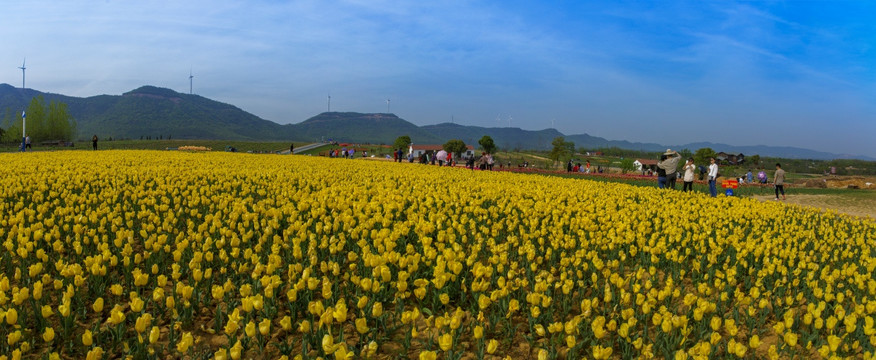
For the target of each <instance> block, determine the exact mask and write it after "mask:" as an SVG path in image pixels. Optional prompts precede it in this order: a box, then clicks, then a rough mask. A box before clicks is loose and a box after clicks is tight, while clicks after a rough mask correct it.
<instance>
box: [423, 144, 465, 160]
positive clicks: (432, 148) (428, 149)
mask: <svg viewBox="0 0 876 360" xmlns="http://www.w3.org/2000/svg"><path fill="white" fill-rule="evenodd" d="M465 147H466V149H467V150H466V151H465V152H464V153H462V156H463V157H472V156H474V146H472V145H466V146H465ZM443 149H444V146H442V145H411V151H412V152H413V154H414V157H415V158H417V157H420V155H423V154H429V155H433V154H437V153H438V152H439V151H441V150H443Z"/></svg>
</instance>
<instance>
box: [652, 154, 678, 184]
mask: <svg viewBox="0 0 876 360" xmlns="http://www.w3.org/2000/svg"><path fill="white" fill-rule="evenodd" d="M679 160H681V155H680V154H679V153H678V151H672V149H666V152H665V153H663V155H662V156H661V157H660V162H659V163H657V167H658V168H662V169H663V170H665V171H666V186H667V187H669V188H670V189H673V190H674V189H675V181H676V179H677V178H678V174H677V172H678V161H679Z"/></svg>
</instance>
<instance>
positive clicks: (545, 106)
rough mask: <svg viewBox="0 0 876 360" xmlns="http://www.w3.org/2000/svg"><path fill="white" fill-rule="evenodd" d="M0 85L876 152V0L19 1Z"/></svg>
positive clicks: (0, 32)
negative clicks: (171, 94) (162, 92)
mask: <svg viewBox="0 0 876 360" xmlns="http://www.w3.org/2000/svg"><path fill="white" fill-rule="evenodd" d="M0 38H2V39H3V42H2V45H3V46H2V50H0V64H6V66H4V67H3V68H0V82H4V83H9V84H12V85H15V86H21V70H19V69H18V68H17V67H18V66H21V62H22V60H23V58H24V57H27V87H28V88H33V89H37V90H40V91H46V92H54V93H62V94H66V95H73V96H92V95H100V94H111V95H117V94H121V93H123V92H126V91H129V90H132V89H134V88H137V87H139V86H141V85H146V84H148V85H155V86H160V87H166V88H170V89H174V90H176V91H179V92H188V90H189V81H188V80H189V79H188V76H189V70H190V69H191V70H192V72H193V73H194V76H195V78H194V92H195V93H196V94H199V95H202V96H205V97H208V98H212V99H215V100H219V101H223V102H227V103H231V104H234V105H236V106H238V107H240V108H242V109H244V110H246V111H249V112H251V113H253V114H255V115H258V116H260V117H262V118H265V119H267V120H272V121H275V122H278V123H297V122H300V121H303V120H305V119H307V118H309V117H311V116H313V115H316V114H318V113H320V112H322V111H325V110H326V105H327V104H326V102H327V96H328V95H329V94H331V97H332V110H333V111H359V112H385V111H386V99H387V98H389V99H391V103H390V107H391V108H390V111H391V112H393V113H395V114H397V115H399V116H400V117H402V118H404V119H406V120H408V121H411V122H413V123H415V124H418V125H426V124H435V123H440V122H448V121H450V120H451V118H452V119H454V120H455V121H456V122H457V123H461V124H467V125H478V126H508V125H509V122H510V124H511V126H514V127H521V128H524V129H543V128H549V127H555V128H556V129H558V130H560V131H561V132H563V133H566V134H578V133H588V134H591V135H595V136H602V137H605V138H609V139H623V140H630V141H643V142H656V143H661V144H683V143H690V142H699V141H712V142H722V143H729V144H734V145H776V146H799V147H805V148H811V149H815V150H822V151H829V152H834V153H851V154H860V155H868V156H874V157H876V141H873V138H874V134H876V67H874V64H876V48H874V45H876V2H864V1H862V2H854V1H824V2H822V1H788V2H781V1H769V2H752V1H744V2H733V1H705V2H703V1H666V2H650V1H648V2H642V1H621V2H617V1H545V2H532V1H440V2H428V1H408V2H394V1H379V0H377V1H375V0H368V1H365V0H352V1H292V2H285V1H248V2H239V1H185V2H182V1H166V2H165V1H124V2H122V1H105V2H99V1H63V2H54V1H52V2H49V1H22V2H14V3H11V4H4V11H3V15H2V16H0Z"/></svg>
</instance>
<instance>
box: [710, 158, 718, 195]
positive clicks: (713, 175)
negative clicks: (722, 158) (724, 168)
mask: <svg viewBox="0 0 876 360" xmlns="http://www.w3.org/2000/svg"><path fill="white" fill-rule="evenodd" d="M709 162H711V163H712V164H711V165H709V194H711V195H712V197H716V196H718V188H716V187H715V181H717V179H718V164H716V163H715V158H709Z"/></svg>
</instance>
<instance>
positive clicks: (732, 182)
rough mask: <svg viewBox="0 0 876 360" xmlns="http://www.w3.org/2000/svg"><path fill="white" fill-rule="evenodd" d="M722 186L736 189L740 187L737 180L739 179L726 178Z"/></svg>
mask: <svg viewBox="0 0 876 360" xmlns="http://www.w3.org/2000/svg"><path fill="white" fill-rule="evenodd" d="M721 187H722V188H725V189H727V188H730V189H736V188H738V187H739V181H737V180H724V181H722V182H721Z"/></svg>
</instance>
